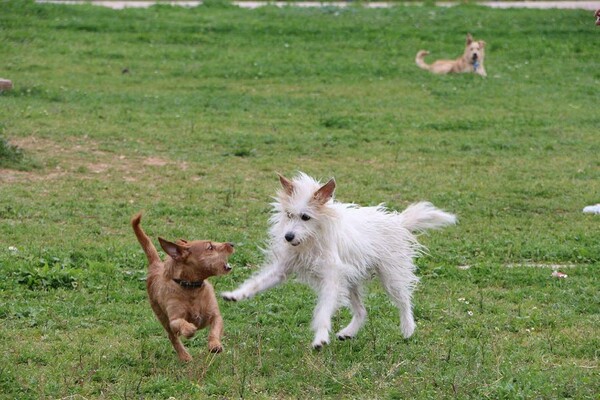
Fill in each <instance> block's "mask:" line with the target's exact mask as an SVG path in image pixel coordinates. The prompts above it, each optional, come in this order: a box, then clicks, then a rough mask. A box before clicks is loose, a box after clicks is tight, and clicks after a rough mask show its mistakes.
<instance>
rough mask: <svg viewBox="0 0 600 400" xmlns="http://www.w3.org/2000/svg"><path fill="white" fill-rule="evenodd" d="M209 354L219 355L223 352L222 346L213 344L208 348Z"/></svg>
mask: <svg viewBox="0 0 600 400" xmlns="http://www.w3.org/2000/svg"><path fill="white" fill-rule="evenodd" d="M208 349H209V350H210V352H211V353H220V352H222V351H223V346H222V345H221V344H213V345H210V346H209V347H208Z"/></svg>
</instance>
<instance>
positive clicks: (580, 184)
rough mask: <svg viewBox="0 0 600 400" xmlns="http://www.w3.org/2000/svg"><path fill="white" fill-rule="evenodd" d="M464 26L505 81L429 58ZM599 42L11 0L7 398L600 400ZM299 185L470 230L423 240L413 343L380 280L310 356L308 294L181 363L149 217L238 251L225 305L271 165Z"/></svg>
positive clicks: (480, 16) (557, 25)
mask: <svg viewBox="0 0 600 400" xmlns="http://www.w3.org/2000/svg"><path fill="white" fill-rule="evenodd" d="M467 32H471V33H472V34H473V35H474V36H475V38H476V39H484V40H486V42H487V43H488V47H487V59H486V68H487V71H488V75H489V76H488V78H487V79H482V78H480V77H478V76H474V75H472V74H466V75H454V76H435V75H432V74H429V73H427V72H425V71H422V70H419V69H418V68H417V67H416V66H415V65H414V56H415V53H416V52H417V50H419V49H428V50H430V51H431V52H432V54H431V56H429V57H428V61H431V60H432V59H437V58H454V57H456V56H458V55H459V54H460V53H461V52H462V48H463V44H464V38H465V35H466V33H467ZM599 34H600V30H598V28H596V27H595V26H594V20H593V17H592V16H591V14H590V13H589V12H585V11H559V10H547V11H544V10H541V11H540V10H537V11H536V10H492V9H487V8H482V7H474V6H459V7H453V8H448V9H446V8H433V7H428V6H424V7H420V6H411V7H398V8H393V9H385V10H365V9H362V8H360V7H358V6H357V7H350V8H348V9H334V8H322V9H296V8H285V9H278V8H275V7H265V8H261V9H256V10H241V9H238V8H235V7H228V6H227V5H226V4H225V3H221V2H218V1H213V2H210V3H209V4H208V5H205V6H202V7H198V8H194V9H183V8H172V7H169V6H159V7H154V8H151V9H147V10H139V9H128V10H124V11H112V10H107V9H104V8H100V7H93V6H71V7H68V6H53V5H35V4H33V3H31V2H26V1H8V2H7V1H5V0H0V43H2V50H1V54H2V55H1V56H0V77H3V78H8V79H11V80H12V81H13V83H14V86H15V87H14V90H12V91H10V92H4V93H2V94H0V139H1V140H0V168H2V169H0V350H1V351H0V398H6V399H59V398H62V399H67V398H68V399H141V398H144V399H167V398H176V399H201V398H209V397H214V398H221V399H225V398H228V399H230V398H251V399H272V398H274V399H284V398H297V399H313V398H315V399H316V398H333V399H355V398H356V399H410V398H418V399H437V398H474V399H475V398H477V399H479V398H490V399H503V398H506V399H518V398H522V399H537V398H539V399H563V398H573V399H597V396H598V391H599V389H600V370H599V368H600V366H599V356H600V354H599V350H598V349H600V337H599V334H598V328H599V326H600V294H599V293H600V292H599V291H598V288H599V287H600V286H599V285H600V279H599V273H598V268H599V267H600V231H599V224H600V216H594V215H589V214H583V213H582V212H581V210H582V208H583V207H584V206H586V205H589V204H594V203H597V202H600V157H599V156H598V155H599V154H600V141H599V140H598V129H599V127H600V114H599V108H598V105H599V100H600V97H599V95H598V93H599V92H598V90H599V84H600V68H598V66H599V64H598V47H597V45H596V44H595V43H597V41H598V35H599ZM298 170H302V171H305V172H307V173H309V174H311V175H314V176H316V177H318V178H320V179H328V178H329V177H331V176H335V178H336V180H337V183H338V189H337V192H336V194H337V198H338V199H339V200H341V201H345V202H357V203H360V204H363V205H375V204H378V203H380V202H386V203H387V204H388V205H389V206H390V207H391V208H393V209H398V210H400V209H403V208H404V207H406V206H407V205H408V204H410V203H411V202H414V201H418V200H430V201H432V202H433V203H434V204H435V205H437V206H439V207H441V208H444V209H446V210H449V211H452V212H454V213H456V214H457V215H458V216H459V220H460V223H459V225H457V226H456V227H453V228H450V229H446V230H444V231H440V232H434V233H432V234H430V235H428V236H423V237H422V238H421V240H422V242H423V243H424V244H426V245H427V246H428V248H429V254H428V255H426V256H424V257H422V258H421V259H419V260H418V265H419V272H418V275H419V276H420V278H421V284H420V286H419V289H418V291H417V292H416V295H415V315H416V318H417V326H418V327H417V331H416V333H415V335H414V336H413V337H412V338H411V339H409V340H403V339H402V336H401V334H400V331H399V329H398V323H399V318H398V315H397V312H396V310H395V308H394V307H393V306H392V305H391V304H390V302H389V301H388V299H387V297H386V296H385V294H384V293H383V291H382V290H381V288H380V286H379V284H378V283H376V282H375V283H373V284H372V285H371V286H370V291H369V296H368V298H367V309H368V311H369V316H370V319H369V321H368V322H367V325H366V326H365V328H364V330H363V331H362V332H361V334H360V335H359V336H358V337H357V338H356V339H355V340H352V341H345V342H339V341H333V342H332V343H331V345H330V346H328V347H327V348H325V349H324V350H323V351H321V352H313V351H312V350H310V342H311V339H312V333H311V331H310V319H311V313H312V308H313V305H314V301H315V299H314V295H313V293H312V292H311V291H310V290H309V289H308V288H306V287H304V286H302V285H299V284H297V283H294V282H290V283H287V284H286V285H283V286H281V287H279V288H276V289H273V290H271V291H269V292H267V293H265V294H263V295H260V296H258V297H257V298H255V299H253V300H251V301H247V302H242V303H237V304H229V303H224V302H222V301H220V305H221V311H222V313H223V316H224V319H225V330H226V335H225V338H224V343H223V344H224V346H225V351H224V352H223V353H222V354H219V355H212V354H209V353H208V352H207V348H206V331H202V332H200V333H199V334H198V335H197V336H196V337H195V338H194V339H192V340H191V341H188V342H187V346H188V349H189V350H190V352H191V353H192V355H193V356H194V358H195V359H194V361H193V362H191V363H189V364H185V365H183V364H181V363H179V362H178V361H177V358H176V356H175V353H174V351H173V349H172V347H171V345H170V343H169V342H168V340H167V338H166V335H165V333H164V332H163V330H162V328H161V327H160V326H159V324H158V323H157V321H156V320H155V317H154V315H153V314H152V312H151V310H150V307H149V306H148V304H147V300H146V294H145V287H144V281H143V279H144V276H145V257H144V256H143V254H142V252H141V249H140V247H139V245H138V243H137V242H136V240H135V238H134V236H133V233H132V231H131V228H130V226H129V219H130V217H131V216H132V215H133V214H134V213H135V212H137V211H139V210H144V211H145V218H144V227H145V229H146V231H147V232H148V233H149V234H151V236H152V237H154V238H156V237H157V236H159V235H161V236H163V237H166V238H170V239H176V238H180V237H184V238H189V239H193V238H211V239H213V240H219V241H225V240H228V241H233V242H235V243H236V244H237V252H236V254H234V256H233V257H232V263H233V264H234V271H233V273H232V274H230V275H229V276H227V277H219V278H217V279H213V280H212V283H213V284H214V286H215V287H216V289H217V291H224V290H229V289H231V288H233V287H235V286H236V285H237V284H239V283H240V282H241V281H243V280H244V279H245V278H246V277H248V276H249V275H250V274H252V273H253V272H254V271H255V270H256V269H257V268H258V267H259V266H260V264H261V261H262V259H263V257H262V253H261V251H260V248H261V246H262V245H263V243H264V241H265V239H266V229H267V219H268V217H269V202H270V201H271V196H272V195H273V194H274V192H275V190H276V189H277V186H278V182H277V176H276V174H275V172H281V173H284V174H286V175H289V176H291V175H293V174H294V173H295V172H296V171H298ZM553 266H554V267H553ZM467 267H468V268H467ZM552 268H558V269H559V270H561V271H562V272H565V273H567V274H568V278H566V279H556V278H552V277H551V272H552ZM349 317H350V315H349V313H348V312H347V311H346V310H341V311H340V312H339V313H338V314H336V317H335V319H334V329H337V328H339V327H340V326H343V324H345V323H347V321H348V319H349Z"/></svg>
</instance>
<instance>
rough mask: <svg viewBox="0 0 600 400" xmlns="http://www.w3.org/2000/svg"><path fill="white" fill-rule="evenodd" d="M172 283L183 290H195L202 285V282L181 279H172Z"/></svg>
mask: <svg viewBox="0 0 600 400" xmlns="http://www.w3.org/2000/svg"><path fill="white" fill-rule="evenodd" d="M173 282H175V283H176V284H178V285H179V286H181V287H182V288H184V289H196V288H199V287H202V286H203V285H204V281H184V280H183V279H173Z"/></svg>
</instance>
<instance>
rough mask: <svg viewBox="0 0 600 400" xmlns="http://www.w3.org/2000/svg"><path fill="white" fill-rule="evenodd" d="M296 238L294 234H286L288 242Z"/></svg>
mask: <svg viewBox="0 0 600 400" xmlns="http://www.w3.org/2000/svg"><path fill="white" fill-rule="evenodd" d="M295 237H296V235H294V234H293V233H292V232H288V233H286V234H285V240H287V241H288V242H291V241H292V240H294V238H295Z"/></svg>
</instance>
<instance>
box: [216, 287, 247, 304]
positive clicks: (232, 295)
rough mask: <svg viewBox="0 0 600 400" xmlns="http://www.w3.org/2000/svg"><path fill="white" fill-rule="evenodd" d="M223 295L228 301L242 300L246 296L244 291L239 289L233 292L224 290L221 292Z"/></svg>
mask: <svg viewBox="0 0 600 400" xmlns="http://www.w3.org/2000/svg"><path fill="white" fill-rule="evenodd" d="M221 297H223V299H225V300H227V301H240V300H243V299H245V298H246V296H244V294H243V293H241V292H240V291H239V290H234V291H233V292H223V293H221Z"/></svg>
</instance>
